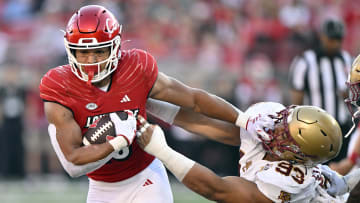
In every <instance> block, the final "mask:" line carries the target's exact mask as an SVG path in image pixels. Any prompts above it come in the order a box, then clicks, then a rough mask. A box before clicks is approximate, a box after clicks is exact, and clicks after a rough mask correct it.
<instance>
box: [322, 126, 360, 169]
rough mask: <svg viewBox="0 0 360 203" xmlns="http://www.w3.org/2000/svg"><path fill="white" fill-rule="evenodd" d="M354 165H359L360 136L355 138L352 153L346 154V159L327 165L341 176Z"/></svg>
mask: <svg viewBox="0 0 360 203" xmlns="http://www.w3.org/2000/svg"><path fill="white" fill-rule="evenodd" d="M358 133H359V132H358ZM356 165H357V166H359V165H360V136H357V137H356V140H355V146H354V148H353V151H352V152H351V153H350V154H348V156H347V157H346V158H344V159H342V160H341V161H340V162H338V163H335V162H333V163H330V164H329V166H330V168H331V169H333V170H335V171H337V172H338V173H340V174H341V175H346V174H347V173H349V172H350V171H351V169H352V168H353V167H354V166H356Z"/></svg>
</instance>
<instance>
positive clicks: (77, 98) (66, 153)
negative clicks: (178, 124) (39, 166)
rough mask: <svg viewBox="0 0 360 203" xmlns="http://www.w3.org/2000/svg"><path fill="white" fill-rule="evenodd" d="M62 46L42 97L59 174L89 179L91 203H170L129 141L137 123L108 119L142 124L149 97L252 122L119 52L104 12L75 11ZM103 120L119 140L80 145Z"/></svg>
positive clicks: (151, 164) (155, 165)
mask: <svg viewBox="0 0 360 203" xmlns="http://www.w3.org/2000/svg"><path fill="white" fill-rule="evenodd" d="M64 41H65V47H66V51H67V55H68V61H69V64H68V65H63V66H59V67H56V68H53V69H51V70H49V71H48V73H46V74H45V76H44V77H43V78H42V80H41V83H40V87H39V88H40V96H41V98H42V99H43V100H44V101H45V102H44V108H45V113H46V116H47V119H48V121H49V123H50V125H49V134H50V138H51V142H52V145H53V147H54V149H55V151H56V153H57V155H58V157H59V159H60V162H61V163H62V165H63V167H64V168H65V170H66V171H67V172H68V173H69V174H70V175H71V176H72V177H77V176H80V175H84V174H87V176H88V177H89V183H90V184H89V192H88V197H87V202H88V203H95V202H109V201H111V200H112V199H114V197H115V196H116V197H118V195H119V193H121V196H122V200H121V202H148V203H149V202H156V203H158V202H172V201H173V199H172V194H171V191H170V186H169V182H168V178H167V175H166V171H165V169H164V167H163V165H162V164H161V163H160V161H159V160H157V159H155V158H154V156H152V155H150V154H147V153H146V152H144V151H143V150H142V149H141V148H139V146H138V144H137V143H136V142H132V140H133V139H134V136H135V133H134V132H133V131H131V130H129V129H134V128H136V120H135V119H133V118H131V119H130V118H128V119H125V120H121V119H119V117H118V116H117V114H111V113H112V112H119V111H129V110H130V111H132V112H133V114H132V115H134V116H136V115H138V114H139V115H142V116H144V117H145V116H146V112H145V104H146V101H147V99H148V97H151V98H155V99H158V100H163V101H167V102H170V103H173V104H176V105H179V106H182V107H185V108H188V109H191V110H193V111H196V112H199V113H202V114H204V115H207V116H209V117H212V118H218V119H221V120H224V121H228V122H230V123H233V124H236V125H237V126H240V127H243V128H246V127H247V123H248V120H249V119H251V118H249V116H247V115H246V114H244V113H243V112H241V111H240V110H238V109H236V108H235V107H234V106H232V105H231V104H229V103H227V102H226V101H225V100H223V99H221V98H219V97H217V96H215V95H211V94H209V93H207V92H206V91H203V90H200V89H195V88H191V87H188V86H186V85H184V84H183V83H181V82H179V81H177V80H176V79H174V78H171V77H169V76H167V75H165V74H163V73H160V72H158V68H157V64H156V61H155V59H154V57H153V56H151V55H150V54H149V53H147V52H146V51H143V50H139V49H132V50H121V49H120V47H121V25H120V24H119V23H118V21H117V20H116V19H115V17H114V16H113V14H112V13H111V12H109V11H108V10H107V9H106V8H104V7H102V6H97V5H90V6H85V7H82V8H80V9H79V10H78V11H77V12H76V13H75V14H74V15H73V16H72V17H71V19H70V20H69V22H68V25H67V27H66V30H65V35H64ZM104 114H110V116H111V115H113V116H111V119H112V121H113V122H114V123H115V127H116V134H117V135H120V134H121V135H122V136H117V137H116V138H114V139H112V140H110V141H107V142H105V143H102V144H93V145H87V146H84V145H83V143H82V140H83V138H82V135H83V134H84V133H85V132H86V131H87V129H88V127H89V126H90V125H91V124H92V123H93V122H94V121H95V120H96V119H98V118H99V117H101V116H102V115H104ZM129 116H131V115H129ZM254 122H255V121H254ZM269 122H272V120H271V119H270V118H261V119H258V120H256V122H255V125H253V124H251V125H250V126H252V128H251V129H249V130H253V131H254V130H257V131H261V132H264V131H263V129H264V127H266V126H272V123H269ZM120 131H122V132H126V133H120ZM264 133H265V132H264ZM149 185H151V186H149Z"/></svg>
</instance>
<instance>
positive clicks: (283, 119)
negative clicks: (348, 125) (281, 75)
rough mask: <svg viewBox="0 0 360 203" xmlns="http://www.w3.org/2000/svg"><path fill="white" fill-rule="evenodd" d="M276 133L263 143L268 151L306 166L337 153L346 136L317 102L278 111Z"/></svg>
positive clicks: (332, 156)
mask: <svg viewBox="0 0 360 203" xmlns="http://www.w3.org/2000/svg"><path fill="white" fill-rule="evenodd" d="M279 129H280V130H279ZM273 137H274V139H273V141H272V142H270V143H268V144H266V143H264V145H265V148H266V149H267V150H268V151H270V152H272V153H273V154H275V155H276V156H278V157H280V158H281V159H284V160H288V161H290V162H292V163H301V164H304V165H307V166H313V165H316V164H321V163H324V162H326V161H328V160H330V159H332V158H334V157H336V156H337V154H338V153H339V151H340V149H341V145H342V139H343V138H342V132H341V129H340V126H339V124H338V123H337V121H336V120H335V119H334V118H333V117H332V116H331V115H330V114H328V113H327V112H325V111H324V110H322V109H321V108H318V107H314V106H291V107H289V108H286V109H285V110H283V111H281V112H279V113H278V119H277V121H276V125H275V131H274V133H273Z"/></svg>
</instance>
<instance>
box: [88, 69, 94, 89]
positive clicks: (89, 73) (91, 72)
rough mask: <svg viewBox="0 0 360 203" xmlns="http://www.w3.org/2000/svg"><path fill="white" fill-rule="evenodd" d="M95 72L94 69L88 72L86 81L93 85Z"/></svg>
mask: <svg viewBox="0 0 360 203" xmlns="http://www.w3.org/2000/svg"><path fill="white" fill-rule="evenodd" d="M94 74H95V72H94V71H89V72H88V81H87V82H86V84H87V85H89V86H91V80H92V79H93V77H94Z"/></svg>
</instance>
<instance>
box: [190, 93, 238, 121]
mask: <svg viewBox="0 0 360 203" xmlns="http://www.w3.org/2000/svg"><path fill="white" fill-rule="evenodd" d="M194 91H195V93H194V94H195V96H194V97H195V99H194V106H193V110H194V111H195V112H200V113H202V114H204V115H207V116H209V117H212V118H216V119H220V120H223V121H227V122H230V123H235V121H236V119H237V117H238V109H237V108H236V107H234V106H233V105H232V104H230V103H229V102H227V101H226V100H224V99H222V98H220V97H218V96H216V95H213V94H209V93H207V92H205V91H203V90H200V89H196V90H194Z"/></svg>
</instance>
